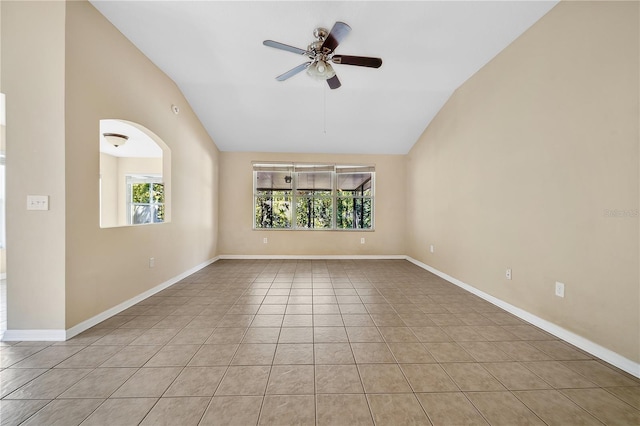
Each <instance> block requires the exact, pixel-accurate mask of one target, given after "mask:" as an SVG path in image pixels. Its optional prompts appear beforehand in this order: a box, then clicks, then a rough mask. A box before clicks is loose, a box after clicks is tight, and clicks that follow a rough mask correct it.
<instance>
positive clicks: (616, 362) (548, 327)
mask: <svg viewBox="0 0 640 426" xmlns="http://www.w3.org/2000/svg"><path fill="white" fill-rule="evenodd" d="M406 259H407V261H409V262H411V263H413V264H414V265H416V266H419V267H420V268H422V269H425V270H427V271H429V272H431V273H432V274H435V275H437V276H439V277H440V278H442V279H444V280H446V281H448V282H450V283H451V284H454V285H456V286H458V287H460V288H462V289H463V290H466V291H468V292H469V293H472V294H475V295H476V296H478V297H480V298H482V299H484V300H486V301H487V302H489V303H491V304H492V305H495V306H497V307H499V308H501V309H504V310H505V311H507V312H509V313H510V314H513V315H515V316H516V317H518V318H520V319H521V320H524V321H526V322H528V323H529V324H532V325H534V326H536V327H538V328H540V329H542V330H544V331H546V332H547V333H549V334H552V335H554V336H556V337H558V338H560V339H562V340H564V341H566V342H567V343H570V344H572V345H574V346H576V347H578V348H580V349H582V350H583V351H585V352H587V353H589V354H591V355H593V356H595V357H598V358H600V359H601V360H603V361H606V362H608V363H609V364H611V365H613V366H615V367H618V368H619V369H621V370H623V371H626V372H627V373H629V374H632V375H633V376H635V377H638V378H640V363H637V362H635V361H632V360H630V359H628V358H626V357H624V356H622V355H620V354H618V353H616V352H614V351H612V350H611V349H607V348H605V347H604V346H601V345H599V344H597V343H595V342H593V341H591V340H589V339H586V338H584V337H582V336H580V335H578V334H576V333H573V332H571V331H569V330H567V329H565V328H562V327H560V326H559V325H557V324H554V323H552V322H551V321H547V320H545V319H543V318H540V317H538V316H536V315H534V314H532V313H530V312H528V311H525V310H524V309H521V308H518V307H517V306H514V305H512V304H510V303H507V302H505V301H503V300H501V299H498V298H497V297H494V296H492V295H490V294H488V293H485V292H484V291H482V290H479V289H477V288H476V287H474V286H472V285H470V284H467V283H465V282H463V281H460V280H459V279H457V278H454V277H452V276H450V275H447V274H446V273H444V272H442V271H439V270H437V269H436V268H434V267H432V266H429V265H427V264H426V263H422V262H420V261H419V260H416V259H414V258H412V257H410V256H406Z"/></svg>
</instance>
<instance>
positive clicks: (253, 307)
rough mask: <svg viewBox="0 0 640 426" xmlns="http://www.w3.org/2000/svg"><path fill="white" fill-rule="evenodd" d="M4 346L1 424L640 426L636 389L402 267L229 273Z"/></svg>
mask: <svg viewBox="0 0 640 426" xmlns="http://www.w3.org/2000/svg"><path fill="white" fill-rule="evenodd" d="M1 345H2V346H0V362H1V365H0V366H1V368H2V370H0V383H1V386H0V397H1V398H2V399H1V400H0V419H1V424H2V425H15V424H24V425H53V424H61V425H76V424H82V425H117V426H122V425H130V424H131V425H137V424H142V425H151V424H168V425H197V424H200V425H256V424H260V425H267V424H271V425H293V424H296V425H313V424H317V425H345V426H347V425H349V426H351V425H370V424H374V423H375V424H378V425H403V424H417V425H420V424H424V425H429V424H434V425H452V424H468V425H476V424H477V425H486V424H492V425H525V424H540V425H542V424H548V425H573V424H576V425H577V424H580V425H591V424H593V425H601V424H608V425H638V424H640V380H638V379H636V378H634V377H632V376H630V375H628V374H626V373H624V372H621V371H619V370H617V369H615V368H613V367H611V366H610V365H608V364H606V363H604V362H603V361H601V360H598V359H595V358H594V357H592V356H590V355H589V354H586V353H584V352H582V351H580V350H578V349H576V348H575V347H572V346H571V345H569V344H567V343H565V342H563V341H561V340H558V339H556V338H555V337H553V336H551V335H549V334H547V333H545V332H543V331H541V330H540V329H537V328H536V327H533V326H531V325H529V324H527V323H525V322H523V321H521V320H519V319H518V318H516V317H514V316H512V315H510V314H508V313H506V312H504V311H502V310H500V309H499V308H496V307H495V306H493V305H491V304H489V303H487V302H485V301H483V300H481V299H479V298H478V297H476V296H474V295H471V294H469V293H467V292H465V291H463V290H461V289H459V288H458V287H456V286H454V285H452V284H449V283H447V282H445V281H443V280H442V279H440V278H438V277H436V276H434V275H432V274H430V273H428V272H426V271H424V270H422V269H420V268H418V267H417V266H415V265H413V264H411V263H409V262H406V261H401V260H397V261H396V260H393V261H392V260H375V261H347V260H344V261H320V260H318V261H308V260H307V261H266V260H259V261H249V260H223V261H218V262H216V263H214V264H212V265H211V266H209V267H207V268H205V269H203V270H201V271H199V272H197V273H195V274H193V275H191V276H189V277H188V278H186V279H184V280H182V281H181V282H180V283H178V284H176V285H174V286H172V287H170V288H168V289H166V290H164V291H162V292H160V293H158V294H156V295H154V296H152V297H150V298H148V299H146V300H144V301H143V302H141V303H139V304H137V305H136V306H133V307H131V308H129V309H127V310H126V311H124V312H122V313H120V314H119V315H116V316H114V317H112V318H110V319H108V320H106V321H104V322H102V323H101V324H98V325H97V326H95V327H93V328H92V329H90V330H88V331H86V332H84V333H82V334H81V335H79V336H77V337H75V338H73V339H71V340H69V341H67V342H57V343H47V342H4V343H2V344H1Z"/></svg>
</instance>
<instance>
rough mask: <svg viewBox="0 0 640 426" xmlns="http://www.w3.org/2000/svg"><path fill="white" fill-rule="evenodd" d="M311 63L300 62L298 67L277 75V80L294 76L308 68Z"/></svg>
mask: <svg viewBox="0 0 640 426" xmlns="http://www.w3.org/2000/svg"><path fill="white" fill-rule="evenodd" d="M309 65H311V62H305V63H304V64H300V65H298V66H297V67H295V68H293V69H291V70H289V71H287V72H285V73H284V74H281V75H279V76H277V77H276V80H278V81H285V80H286V79H288V78H291V77H293V76H294V75H296V74H298V73H299V72H301V71H304V70H306V69H307V68H308V67H309Z"/></svg>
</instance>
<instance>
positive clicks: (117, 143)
mask: <svg viewBox="0 0 640 426" xmlns="http://www.w3.org/2000/svg"><path fill="white" fill-rule="evenodd" d="M99 143H100V145H99V146H100V182H99V184H100V185H99V188H100V189H99V190H100V227H101V228H113V227H118V226H137V225H150V224H159V223H167V222H170V220H171V150H170V149H169V147H168V146H167V144H166V143H165V142H164V141H163V140H162V139H160V137H158V135H156V134H155V133H153V132H152V131H151V130H149V129H147V128H146V127H144V126H142V125H140V124H138V123H134V122H131V121H126V120H119V119H104V120H100V135H99Z"/></svg>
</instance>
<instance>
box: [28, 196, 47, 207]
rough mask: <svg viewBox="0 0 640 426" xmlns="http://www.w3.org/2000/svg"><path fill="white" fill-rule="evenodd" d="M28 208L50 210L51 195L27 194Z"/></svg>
mask: <svg viewBox="0 0 640 426" xmlns="http://www.w3.org/2000/svg"><path fill="white" fill-rule="evenodd" d="M27 210H49V196H48V195H27Z"/></svg>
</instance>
